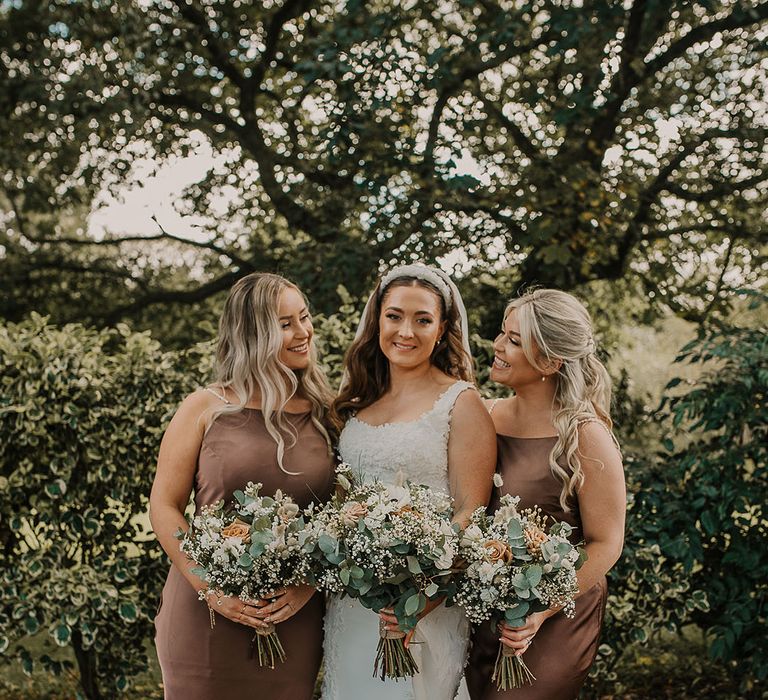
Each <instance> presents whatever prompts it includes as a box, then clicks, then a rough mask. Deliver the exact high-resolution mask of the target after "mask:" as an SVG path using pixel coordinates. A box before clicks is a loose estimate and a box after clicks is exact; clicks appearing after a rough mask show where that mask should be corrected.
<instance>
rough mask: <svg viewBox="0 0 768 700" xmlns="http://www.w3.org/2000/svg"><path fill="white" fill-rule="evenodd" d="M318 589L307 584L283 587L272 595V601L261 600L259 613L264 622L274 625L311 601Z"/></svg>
mask: <svg viewBox="0 0 768 700" xmlns="http://www.w3.org/2000/svg"><path fill="white" fill-rule="evenodd" d="M316 590H317V589H316V588H313V587H312V586H307V585H301V586H287V587H286V588H281V589H280V590H277V591H275V592H274V593H273V594H272V595H271V596H270V598H271V599H272V602H269V601H266V600H264V601H260V602H261V606H260V608H259V613H258V615H259V617H261V618H262V619H263V620H264V622H267V623H270V624H273V625H277V624H279V623H281V622H285V621H286V620H287V619H289V618H291V617H293V616H294V615H295V614H296V613H297V612H299V610H301V609H302V608H303V607H304V606H305V605H306V604H307V603H308V602H309V599H310V598H311V597H312V596H313V595H314V594H315V592H316Z"/></svg>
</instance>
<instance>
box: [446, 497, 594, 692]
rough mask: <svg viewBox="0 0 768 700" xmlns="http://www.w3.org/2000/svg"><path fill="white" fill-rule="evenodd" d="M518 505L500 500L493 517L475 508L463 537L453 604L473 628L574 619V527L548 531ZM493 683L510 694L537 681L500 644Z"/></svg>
mask: <svg viewBox="0 0 768 700" xmlns="http://www.w3.org/2000/svg"><path fill="white" fill-rule="evenodd" d="M519 502H520V499H519V497H517V496H510V495H505V496H502V497H501V502H500V505H499V508H498V509H497V510H496V512H495V513H494V515H493V516H489V515H487V513H486V511H485V508H478V509H477V510H476V511H475V512H474V513H473V514H472V518H471V521H470V523H469V525H468V526H467V527H466V528H465V530H464V531H463V532H462V534H461V541H460V548H459V556H460V557H461V559H462V560H463V561H464V562H465V565H466V569H465V570H464V572H463V575H462V577H461V579H460V581H459V584H458V589H457V591H456V598H455V601H456V603H458V604H459V605H461V606H462V607H463V608H464V610H465V611H466V614H467V617H468V618H469V620H470V621H471V622H473V623H475V624H480V623H482V622H484V621H486V620H488V619H494V620H501V619H503V620H505V621H506V622H507V624H509V625H510V626H511V627H520V626H522V625H523V624H524V623H525V618H526V617H527V616H528V615H530V614H531V613H534V612H541V611H543V610H547V609H549V608H551V607H562V608H563V612H564V614H565V615H566V616H568V617H573V612H574V606H575V602H574V599H575V597H576V595H577V594H578V591H579V585H578V581H577V579H576V571H577V569H578V568H579V567H580V566H581V564H582V563H583V561H584V559H585V555H584V553H583V551H582V550H581V549H580V548H579V547H577V546H576V545H574V544H572V543H571V542H570V540H569V536H570V535H571V533H572V530H573V528H572V527H571V526H570V525H568V524H567V523H562V522H560V523H554V524H552V525H551V526H550V527H549V528H547V518H546V516H544V515H543V514H542V513H541V511H540V510H539V509H538V508H532V509H527V510H522V511H520V510H518V508H517V506H518V504H519ZM493 680H495V681H496V683H497V688H498V689H499V690H508V689H510V688H519V687H521V686H522V685H523V684H524V683H532V682H533V681H534V680H536V679H535V677H534V676H533V674H532V673H531V672H530V670H529V669H528V667H527V666H526V665H525V662H524V661H523V660H522V657H518V656H514V651H513V650H511V649H509V647H506V646H504V645H502V644H500V645H499V653H498V655H497V658H496V667H495V669H494V674H493Z"/></svg>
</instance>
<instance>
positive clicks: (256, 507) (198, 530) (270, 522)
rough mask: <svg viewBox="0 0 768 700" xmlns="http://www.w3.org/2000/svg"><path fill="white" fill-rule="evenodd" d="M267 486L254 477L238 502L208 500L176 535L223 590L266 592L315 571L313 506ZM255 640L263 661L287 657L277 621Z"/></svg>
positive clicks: (199, 571)
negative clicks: (306, 507) (310, 544)
mask: <svg viewBox="0 0 768 700" xmlns="http://www.w3.org/2000/svg"><path fill="white" fill-rule="evenodd" d="M261 486H262V485H261V484H254V483H251V482H249V483H248V484H247V486H246V487H245V488H244V489H243V490H242V491H235V493H234V497H235V502H234V503H232V504H230V505H226V506H225V504H224V501H218V502H216V503H214V504H212V505H210V506H204V507H203V508H202V509H201V512H200V513H199V515H196V516H195V517H194V518H193V519H192V522H191V523H190V527H189V529H188V530H187V532H186V533H184V532H182V531H181V530H180V531H179V532H178V533H177V535H176V536H177V537H178V538H179V539H180V540H181V544H180V549H181V551H183V552H184V553H185V554H186V555H187V556H188V557H189V558H190V559H191V560H192V561H194V562H195V563H196V566H195V567H194V568H193V569H192V573H194V574H196V575H197V576H199V577H200V578H201V579H202V580H203V581H205V582H206V583H207V584H208V587H209V589H213V590H216V591H221V593H222V594H223V595H228V596H238V597H240V598H241V599H243V600H248V599H254V598H266V597H268V596H269V595H270V594H271V593H272V592H273V591H275V590H277V589H278V588H282V587H283V586H291V585H297V584H301V583H305V582H306V581H307V579H308V578H309V577H310V560H309V556H308V555H307V553H306V552H305V550H304V544H305V541H306V539H307V537H308V536H309V531H308V529H307V523H306V520H305V515H309V511H305V512H303V511H301V510H300V509H299V506H298V505H296V504H295V503H294V502H293V501H292V500H291V498H290V496H286V495H285V494H283V493H282V491H279V490H278V491H277V492H275V495H274V496H273V497H270V496H262V495H260V494H259V491H260V489H261ZM205 595H206V594H205V591H200V598H201V600H206V597H205ZM213 625H214V617H213V612H212V611H211V627H213ZM253 646H255V648H256V651H257V656H258V661H259V665H260V666H268V667H269V668H274V667H275V662H276V661H281V662H282V661H285V651H284V650H283V647H282V644H281V643H280V638H279V637H278V635H277V632H276V630H275V626H274V625H270V626H269V628H267V629H258V630H256V633H255V635H254V637H253V640H252V648H253Z"/></svg>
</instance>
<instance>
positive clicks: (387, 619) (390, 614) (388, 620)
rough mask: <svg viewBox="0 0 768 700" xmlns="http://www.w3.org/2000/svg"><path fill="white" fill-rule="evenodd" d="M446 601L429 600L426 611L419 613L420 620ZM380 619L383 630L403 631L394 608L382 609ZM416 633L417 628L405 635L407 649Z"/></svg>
mask: <svg viewBox="0 0 768 700" xmlns="http://www.w3.org/2000/svg"><path fill="white" fill-rule="evenodd" d="M444 600H445V598H435V599H434V600H430V599H427V604H426V605H425V606H424V610H422V611H421V613H419V619H421V618H422V617H424V616H425V615H429V613H431V612H432V611H433V610H434V609H435V608H438V607H440V604H441V603H442V602H443V601H444ZM379 617H380V618H381V625H382V629H385V630H388V631H390V632H395V631H398V630H399V631H402V630H400V623H398V621H397V618H396V617H395V611H394V610H392V608H382V610H381V612H380V613H379ZM414 632H416V628H415V627H414V628H413V629H412V630H411V631H410V632H406V634H405V639H404V640H403V644H404V645H405V648H406V649H407V648H408V645H409V644H410V643H411V639H413V634H414Z"/></svg>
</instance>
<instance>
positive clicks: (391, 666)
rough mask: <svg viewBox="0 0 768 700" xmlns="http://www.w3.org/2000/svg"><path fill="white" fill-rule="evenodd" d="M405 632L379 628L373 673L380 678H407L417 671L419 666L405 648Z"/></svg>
mask: <svg viewBox="0 0 768 700" xmlns="http://www.w3.org/2000/svg"><path fill="white" fill-rule="evenodd" d="M404 639H405V632H400V631H399V630H397V631H391V630H384V629H381V630H379V645H378V646H377V647H376V662H375V663H374V665H373V675H374V677H376V676H378V677H379V678H381V680H385V679H386V678H394V679H395V680H398V679H399V678H408V677H410V676H413V675H414V674H416V673H418V672H419V667H418V666H417V665H416V661H415V659H414V658H413V655H412V654H411V652H410V650H409V649H406V647H405V643H404V641H403V640H404Z"/></svg>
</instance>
